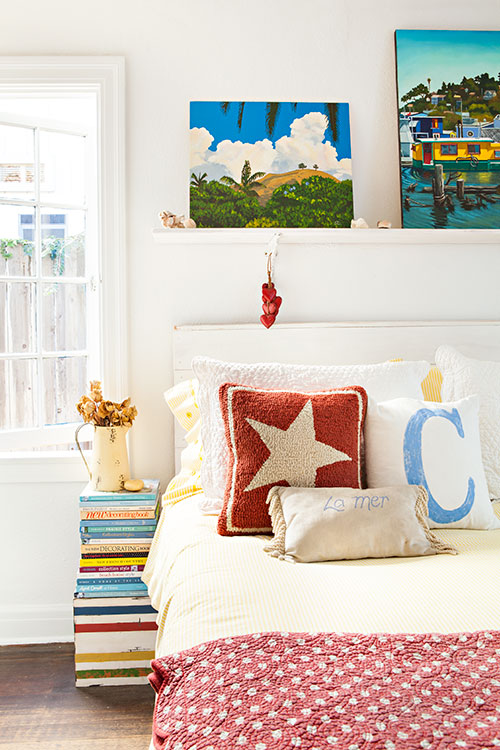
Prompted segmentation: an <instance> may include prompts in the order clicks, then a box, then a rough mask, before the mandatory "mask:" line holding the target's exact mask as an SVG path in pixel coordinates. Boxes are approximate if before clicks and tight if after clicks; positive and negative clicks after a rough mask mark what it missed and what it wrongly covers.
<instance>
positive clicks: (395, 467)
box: [365, 396, 500, 529]
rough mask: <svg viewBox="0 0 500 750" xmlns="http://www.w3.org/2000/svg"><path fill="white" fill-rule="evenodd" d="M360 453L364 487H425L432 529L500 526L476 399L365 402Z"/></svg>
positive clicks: (403, 399)
mask: <svg viewBox="0 0 500 750" xmlns="http://www.w3.org/2000/svg"><path fill="white" fill-rule="evenodd" d="M365 455H366V473H367V480H368V486H369V487H383V486H387V485H395V484H421V485H423V486H424V487H425V489H426V490H427V493H428V495H429V526H430V527H431V528H443V527H446V528H456V529H497V528H500V521H499V519H498V518H497V516H496V515H495V513H494V512H493V508H492V505H491V502H490V497H489V494H488V486H487V483H486V476H485V473H484V468H483V462H482V459H481V443H480V438H479V399H478V397H477V396H469V397H467V398H464V399H461V400H460V401H450V402H448V403H439V404H438V403H433V402H429V401H419V400H416V399H411V398H396V399H393V400H391V401H382V402H379V403H375V402H370V403H369V405H368V413H367V417H366V422H365Z"/></svg>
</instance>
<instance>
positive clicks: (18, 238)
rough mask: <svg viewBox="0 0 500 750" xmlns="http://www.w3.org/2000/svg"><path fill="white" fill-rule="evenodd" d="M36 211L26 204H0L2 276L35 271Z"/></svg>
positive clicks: (29, 274)
mask: <svg viewBox="0 0 500 750" xmlns="http://www.w3.org/2000/svg"><path fill="white" fill-rule="evenodd" d="M34 232H35V211H34V210H33V209H32V208H27V207H26V206H0V276H32V275H33V274H34V273H35V251H34V244H33V242H32V240H33V238H34Z"/></svg>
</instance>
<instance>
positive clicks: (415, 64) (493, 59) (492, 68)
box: [396, 5, 500, 97]
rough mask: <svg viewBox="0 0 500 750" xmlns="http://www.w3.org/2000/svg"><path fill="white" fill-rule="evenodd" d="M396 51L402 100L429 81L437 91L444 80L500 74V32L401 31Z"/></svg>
mask: <svg viewBox="0 0 500 750" xmlns="http://www.w3.org/2000/svg"><path fill="white" fill-rule="evenodd" d="M479 7H480V6H479V5H478V8H479ZM396 49H397V65H398V89H399V96H400V97H401V96H403V95H404V94H406V93H407V92H408V91H409V90H410V89H411V88H413V87H414V86H416V85H417V84H418V83H427V78H430V79H431V91H434V90H436V89H437V88H439V87H440V86H441V83H442V82H443V81H446V83H449V82H454V83H459V82H460V81H461V80H462V78H463V76H467V77H468V78H473V77H474V76H476V75H480V74H481V73H489V74H490V75H491V76H493V77H494V78H496V77H497V76H498V75H499V73H500V31H419V30H398V31H396Z"/></svg>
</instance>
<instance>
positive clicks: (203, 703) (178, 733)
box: [150, 631, 500, 750]
mask: <svg viewBox="0 0 500 750" xmlns="http://www.w3.org/2000/svg"><path fill="white" fill-rule="evenodd" d="M152 666H153V669H154V672H153V674H152V675H151V676H150V680H151V683H152V685H153V687H154V688H155V690H156V691H157V693H158V696H157V701H156V707H155V714H154V722H153V741H154V746H155V748H157V750H167V748H168V749H169V750H170V749H171V750H202V749H203V750H219V749H220V748H228V749H229V748H231V749H232V748H238V747H246V748H252V750H278V749H281V748H296V747H297V748H301V750H325V749H326V748H328V747H335V748H337V750H344V749H345V750H362V749H365V748H369V747H372V748H384V749H385V750H393V749H394V750H395V749H396V748H403V747H404V748H405V750H413V748H415V749H416V748H419V750H421V748H431V749H432V750H435V749H436V750H437V748H439V749H442V748H449V747H456V748H473V749H479V748H493V747H499V746H500V669H499V666H500V633H499V632H495V631H493V632H487V631H482V632H476V633H458V634H457V633H455V634H446V635H444V634H431V635H425V634H415V635H410V634H404V635H395V634H376V635H353V634H328V633H319V634H307V633H293V634H292V633H254V634H252V635H247V636H237V637H235V638H219V639H216V640H214V641H210V642H209V643H204V644H201V645H198V646H195V647H193V648H190V649H186V650H185V651H182V652H179V653H176V654H172V655H170V656H167V657H162V658H161V659H156V660H155V661H153V662H152Z"/></svg>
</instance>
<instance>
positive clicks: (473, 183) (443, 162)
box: [396, 30, 500, 229]
mask: <svg viewBox="0 0 500 750" xmlns="http://www.w3.org/2000/svg"><path fill="white" fill-rule="evenodd" d="M396 63H397V85H398V113H399V146H400V168H401V210H402V226H403V227H412V228H436V229H445V228H460V229H465V228H475V229H497V228H498V227H499V226H500V31H417V30H411V31H406V30H398V31H396Z"/></svg>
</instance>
